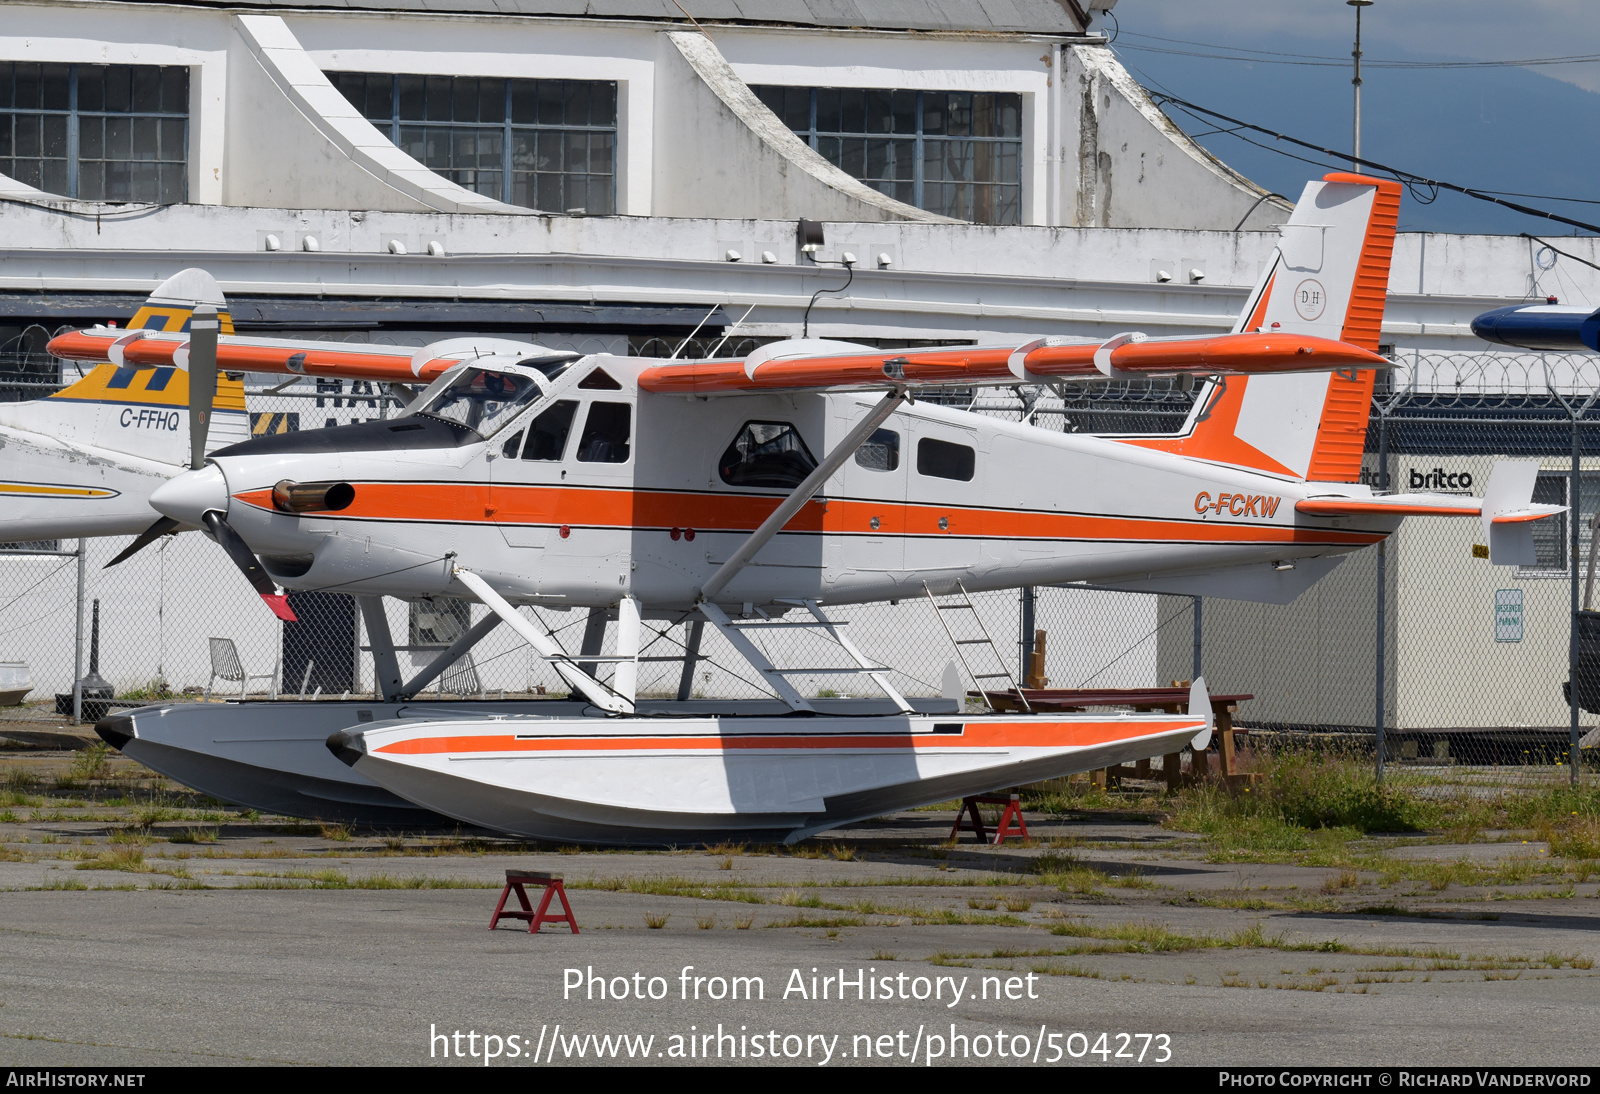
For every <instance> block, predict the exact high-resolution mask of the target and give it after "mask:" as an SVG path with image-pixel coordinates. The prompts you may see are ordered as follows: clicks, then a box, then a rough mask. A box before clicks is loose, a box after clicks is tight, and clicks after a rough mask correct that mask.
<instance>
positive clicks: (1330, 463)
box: [1122, 173, 1400, 482]
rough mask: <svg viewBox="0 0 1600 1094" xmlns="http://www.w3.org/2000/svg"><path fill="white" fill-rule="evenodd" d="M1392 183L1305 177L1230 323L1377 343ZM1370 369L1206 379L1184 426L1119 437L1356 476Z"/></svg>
mask: <svg viewBox="0 0 1600 1094" xmlns="http://www.w3.org/2000/svg"><path fill="white" fill-rule="evenodd" d="M1399 213H1400V184H1399V183H1397V182H1392V181H1389V180H1387V179H1374V178H1367V177H1366V176H1363V175H1351V174H1342V173H1336V174H1330V175H1325V176H1323V178H1322V180H1321V181H1320V182H1310V183H1307V184H1306V188H1305V191H1304V193H1302V194H1301V196H1300V201H1299V203H1298V204H1296V205H1295V207H1294V213H1293V214H1292V215H1291V216H1290V218H1289V222H1288V223H1287V224H1285V225H1283V227H1282V228H1281V229H1280V231H1281V232H1282V238H1281V239H1280V241H1279V243H1278V247H1277V249H1276V250H1275V251H1274V252H1273V255H1272V259H1271V260H1270V261H1269V262H1268V263H1267V265H1266V268H1265V269H1264V270H1263V271H1262V275H1261V278H1260V280H1259V281H1258V282H1257V284H1256V287H1255V289H1254V290H1253V291H1252V292H1251V294H1250V297H1249V299H1248V301H1247V303H1246V306H1245V308H1244V310H1243V311H1242V312H1241V313H1240V316H1239V321H1238V322H1237V323H1235V324H1234V328H1233V329H1234V332H1235V333H1239V332H1245V331H1265V332H1268V333H1270V332H1272V331H1292V332H1295V333H1301V334H1313V335H1318V336H1321V337H1324V338H1334V339H1338V340H1340V341H1344V342H1348V343H1350V344H1352V345H1355V346H1360V347H1361V348H1362V349H1367V350H1371V351H1373V352H1377V349H1378V337H1379V331H1380V328H1381V327H1382V324H1383V308H1384V299H1385V294H1386V293H1387V290H1388V285H1389V263H1390V260H1391V258H1392V257H1393V254H1394V235H1395V227H1396V224H1397V222H1398V219H1399ZM1376 380H1377V373H1376V372H1374V371H1370V370H1364V371H1360V372H1350V373H1343V374H1340V373H1302V374H1295V375H1284V376H1251V377H1237V376H1236V377H1227V378H1221V379H1217V380H1211V381H1208V382H1207V384H1206V386H1205V387H1204V388H1202V389H1201V392H1200V395H1199V397H1198V398H1197V399H1196V400H1195V405H1194V409H1193V410H1192V411H1190V414H1189V420H1188V421H1187V422H1185V423H1184V428H1183V430H1182V431H1181V432H1179V433H1177V434H1174V435H1172V436H1166V437H1142V438H1132V437H1129V438H1122V439H1123V440H1125V441H1126V442H1127V443H1128V444H1135V445H1139V446H1141V447H1144V448H1154V449H1157V450H1160V451H1165V452H1172V453H1175V454H1178V455H1183V456H1191V457H1194V458H1195V459H1202V460H1210V461H1214V462H1216V463H1224V464H1231V465H1234V466H1237V467H1246V468H1249V469H1251V470H1253V471H1263V472H1266V473H1268V474H1275V475H1283V476H1285V477H1289V478H1296V479H1311V480H1315V481H1319V482H1354V481H1356V479H1357V478H1359V476H1360V474H1361V454H1362V451H1363V449H1364V448H1365V446H1366V435H1367V415H1368V412H1369V411H1370V409H1371V406H1372V391H1373V384H1374V383H1375V382H1376Z"/></svg>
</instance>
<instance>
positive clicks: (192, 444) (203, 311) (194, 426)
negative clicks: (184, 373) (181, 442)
mask: <svg viewBox="0 0 1600 1094" xmlns="http://www.w3.org/2000/svg"><path fill="white" fill-rule="evenodd" d="M219 329H220V328H219V324H218V320H217V309H216V308H214V307H212V306H211V305H210V304H197V305H196V306H195V309H194V316H193V317H192V318H191V319H190V320H189V470H191V471H198V470H199V469H200V468H202V467H204V466H205V465H206V435H207V434H209V433H210V432H211V410H212V407H213V406H214V405H215V404H216V401H217V331H218V330H219Z"/></svg>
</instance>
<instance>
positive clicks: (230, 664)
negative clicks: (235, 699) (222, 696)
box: [206, 638, 278, 699]
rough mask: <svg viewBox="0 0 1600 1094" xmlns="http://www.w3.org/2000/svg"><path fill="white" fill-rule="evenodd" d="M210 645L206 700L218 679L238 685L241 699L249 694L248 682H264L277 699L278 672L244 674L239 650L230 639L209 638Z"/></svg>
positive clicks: (274, 670)
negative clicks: (209, 677) (209, 671)
mask: <svg viewBox="0 0 1600 1094" xmlns="http://www.w3.org/2000/svg"><path fill="white" fill-rule="evenodd" d="M207 641H208V642H210V643H211V679H210V680H208V681H207V682H206V698H207V699H209V698H211V688H212V685H214V684H215V683H216V682H217V679H218V678H219V677H220V678H221V679H223V680H227V681H228V682H230V683H237V684H238V685H239V698H241V699H243V698H245V696H246V695H248V694H249V692H250V681H252V680H266V681H268V682H269V683H270V684H271V692H272V697H273V698H274V699H276V698H277V697H278V670H277V669H276V668H274V669H273V670H272V671H271V672H246V671H245V670H244V664H243V663H242V662H241V661H240V660H239V650H238V647H236V646H235V645H234V644H233V639H231V638H210V639H207Z"/></svg>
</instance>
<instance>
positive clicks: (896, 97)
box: [753, 85, 1022, 224]
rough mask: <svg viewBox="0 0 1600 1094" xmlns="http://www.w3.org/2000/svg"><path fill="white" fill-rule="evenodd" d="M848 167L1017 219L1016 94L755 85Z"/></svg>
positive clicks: (942, 209)
mask: <svg viewBox="0 0 1600 1094" xmlns="http://www.w3.org/2000/svg"><path fill="white" fill-rule="evenodd" d="M753 90H754V91H755V93H756V95H757V96H758V97H759V98H760V99H761V101H762V102H764V103H766V104H767V106H768V108H770V109H771V110H772V112H773V113H774V114H776V115H778V117H779V118H781V119H783V122H784V124H785V125H787V126H788V127H789V128H790V129H792V130H794V132H795V133H796V135H798V136H799V137H800V138H801V139H802V140H804V141H806V142H807V143H809V144H810V145H811V147H812V148H815V149H816V150H817V151H818V152H819V153H821V155H822V157H823V158H824V159H826V160H828V161H829V162H830V163H832V164H834V165H835V166H837V167H838V168H840V169H841V170H842V171H844V172H845V173H846V174H847V175H851V176H853V177H855V178H858V179H860V180H861V181H862V182H864V183H866V184H867V185H868V186H870V187H872V188H873V189H874V190H878V191H880V192H882V193H885V194H888V195H889V196H890V197H892V198H895V199H896V200H899V201H903V202H906V203H907V204H909V205H915V206H917V207H918V208H921V209H927V210H929V211H931V212H935V213H941V214H943V215H944V216H949V217H955V218H956V219H957V220H970V221H975V222H977V223H979V224H1020V223H1021V220H1022V96H1021V95H1017V94H1013V93H1009V92H988V91H907V90H884V89H881V88H860V87H775V86H771V85H766V86H759V87H755V88H753Z"/></svg>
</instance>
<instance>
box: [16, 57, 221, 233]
mask: <svg viewBox="0 0 1600 1094" xmlns="http://www.w3.org/2000/svg"><path fill="white" fill-rule="evenodd" d="M0 65H5V66H9V67H10V71H9V72H7V73H5V74H4V75H3V76H0V79H9V80H10V81H11V88H9V89H8V90H10V91H11V93H12V100H11V103H12V104H11V105H9V106H0V119H5V120H6V121H7V122H9V121H10V119H12V118H18V117H30V118H31V117H37V118H40V119H44V118H65V119H66V138H65V156H64V159H65V161H66V172H67V180H66V187H65V189H64V190H60V191H57V190H51V189H49V187H48V186H46V185H44V183H45V182H46V181H47V180H46V179H45V178H44V176H43V173H42V171H41V175H40V183H41V185H40V186H39V187H38V188H39V189H41V190H44V191H45V192H46V193H52V194H59V195H60V196H61V197H65V198H70V199H72V200H74V201H99V202H107V203H114V204H150V205H183V204H186V203H187V202H188V201H189V167H190V158H191V157H190V138H191V133H190V121H191V120H192V115H193V109H192V102H193V95H194V69H193V66H191V65H159V64H157V65H147V64H127V63H120V62H118V63H106V64H96V63H82V64H80V63H78V62H76V61H72V62H66V61H20V60H5V61H0ZM17 65H37V66H38V67H39V69H40V78H41V81H42V80H43V78H44V75H45V73H44V71H43V70H44V69H46V68H55V67H63V66H64V67H65V68H66V69H67V106H66V109H64V110H63V109H55V108H51V107H46V106H45V105H44V103H43V94H42V92H41V96H40V105H39V106H37V107H19V106H17V105H16V101H15V86H16V66H17ZM115 68H124V69H132V70H137V69H150V70H154V71H155V72H156V74H157V75H156V80H157V86H158V91H157V109H156V110H134V109H132V104H131V103H130V108H129V109H128V110H107V109H104V107H103V106H102V108H101V109H99V110H90V109H87V108H84V107H81V106H80V105H79V103H80V98H79V94H78V90H79V77H80V76H81V75H82V74H83V73H84V71H85V70H89V69H102V70H109V69H115ZM168 69H176V70H181V71H182V72H183V81H184V87H183V109H182V111H181V112H180V111H168V110H161V109H159V106H160V102H159V100H160V91H159V86H160V81H161V79H162V75H163V74H164V73H165V71H166V70H168ZM86 118H93V119H95V120H96V121H97V122H100V123H101V124H103V121H104V119H107V118H126V119H128V121H129V123H130V124H132V122H133V121H134V120H135V119H148V120H154V121H158V122H167V121H181V122H182V123H183V129H182V132H183V139H182V142H181V143H182V148H181V149H180V150H179V158H177V159H174V160H169V159H162V158H160V140H161V138H160V136H159V135H158V136H157V138H156V140H157V158H155V159H150V160H141V159H133V158H129V159H126V160H116V159H108V158H106V157H105V156H101V157H99V158H92V159H90V160H89V161H88V162H91V163H98V164H112V163H123V164H130V165H131V164H142V163H149V164H155V165H157V166H158V167H159V166H173V167H176V168H178V170H179V174H180V177H181V179H182V183H181V185H180V186H179V187H178V190H179V194H178V198H177V200H176V201H170V202H169V201H163V200H161V198H160V196H159V190H160V188H161V183H160V176H159V175H158V176H157V182H156V187H157V191H158V196H157V197H156V198H155V199H154V200H151V199H147V198H139V197H127V198H111V197H104V196H101V197H91V198H86V197H82V196H80V193H79V191H80V190H81V186H80V181H81V174H82V172H81V170H80V167H81V164H80V161H81V160H82V159H83V156H82V121H83V120H84V119H86ZM40 124H41V130H42V128H43V121H42V120H41V123H40ZM14 132H15V131H14V130H13V134H14ZM12 140H13V145H12V149H11V154H10V155H8V156H5V157H0V158H3V159H5V160H8V161H15V160H17V159H24V160H32V159H37V160H39V161H40V162H41V163H46V162H49V161H51V160H54V159H56V158H57V157H54V156H46V155H44V154H43V153H44V148H43V142H42V140H41V145H40V154H39V155H37V156H18V155H17V152H16V147H15V143H14V142H15V136H14V135H13V137H12ZM130 152H131V147H130ZM14 170H15V168H14V167H13V171H14ZM10 177H12V178H16V175H15V174H12V175H10ZM18 181H21V180H20V179H19V180H18ZM24 185H27V184H26V183H24Z"/></svg>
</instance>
